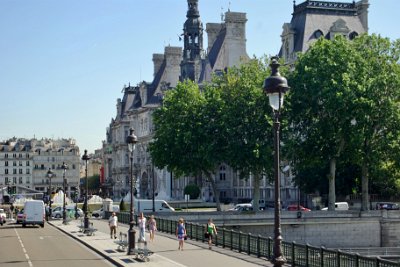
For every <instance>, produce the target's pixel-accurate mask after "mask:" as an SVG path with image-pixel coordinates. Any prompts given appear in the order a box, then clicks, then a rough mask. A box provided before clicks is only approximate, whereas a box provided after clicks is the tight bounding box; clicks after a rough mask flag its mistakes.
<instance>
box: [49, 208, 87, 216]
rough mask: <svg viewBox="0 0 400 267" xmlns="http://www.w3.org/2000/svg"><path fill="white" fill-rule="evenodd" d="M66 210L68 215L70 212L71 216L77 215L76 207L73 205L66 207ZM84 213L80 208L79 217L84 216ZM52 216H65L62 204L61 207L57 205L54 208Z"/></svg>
mask: <svg viewBox="0 0 400 267" xmlns="http://www.w3.org/2000/svg"><path fill="white" fill-rule="evenodd" d="M65 211H66V213H67V216H68V214H69V215H70V216H71V214H72V216H71V217H74V216H75V207H71V206H70V207H65ZM83 215H84V214H83V211H82V209H80V208H78V217H82V216H83ZM51 216H52V217H54V218H57V219H60V218H62V217H63V207H61V206H60V207H56V208H54V209H52V211H51Z"/></svg>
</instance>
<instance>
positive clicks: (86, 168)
mask: <svg viewBox="0 0 400 267" xmlns="http://www.w3.org/2000/svg"><path fill="white" fill-rule="evenodd" d="M89 159H90V157H89V156H88V154H87V150H86V149H85V153H84V154H83V156H82V160H84V161H85V180H86V184H85V185H86V186H85V203H84V213H85V217H84V219H83V227H84V229H85V230H84V231H86V229H88V228H89V217H88V191H89V183H88V160H89Z"/></svg>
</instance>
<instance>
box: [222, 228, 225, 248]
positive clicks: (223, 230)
mask: <svg viewBox="0 0 400 267" xmlns="http://www.w3.org/2000/svg"><path fill="white" fill-rule="evenodd" d="M222 247H223V248H225V228H222Z"/></svg>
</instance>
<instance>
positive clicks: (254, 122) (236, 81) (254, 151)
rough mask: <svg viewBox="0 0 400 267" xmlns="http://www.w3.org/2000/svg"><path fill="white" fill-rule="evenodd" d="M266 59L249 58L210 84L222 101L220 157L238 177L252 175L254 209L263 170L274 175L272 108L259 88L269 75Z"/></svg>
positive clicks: (256, 204)
mask: <svg viewBox="0 0 400 267" xmlns="http://www.w3.org/2000/svg"><path fill="white" fill-rule="evenodd" d="M267 63H268V60H257V59H253V60H250V61H249V62H247V63H246V64H242V65H240V67H233V68H230V69H228V71H227V72H226V73H225V74H224V75H223V76H220V77H216V78H215V79H214V80H213V83H212V84H211V85H210V87H212V90H214V91H219V95H220V97H221V99H222V101H223V104H222V105H221V107H222V112H221V114H222V118H221V121H222V125H223V126H224V128H223V129H221V130H222V132H223V135H222V136H223V137H224V139H225V140H223V141H222V142H220V143H221V144H223V145H221V146H220V147H221V148H223V155H224V156H223V158H224V160H225V162H226V163H227V164H228V165H229V166H231V167H232V168H233V169H234V170H236V171H238V172H239V174H240V177H241V178H245V179H247V178H248V177H249V176H250V174H252V175H253V178H254V179H253V181H254V184H253V185H254V192H253V199H254V208H255V209H256V210H257V209H258V203H259V202H258V200H259V198H260V183H259V182H260V180H261V179H262V177H263V174H268V177H273V176H272V170H273V162H274V161H273V138H274V137H273V128H272V126H271V125H272V108H271V107H270V106H269V102H268V97H267V96H266V95H265V94H264V92H263V89H262V87H263V83H264V80H265V78H266V77H268V76H269V75H270V71H269V67H268V64H267ZM210 90H211V89H210ZM207 99H208V102H210V101H212V99H209V97H208V98H207Z"/></svg>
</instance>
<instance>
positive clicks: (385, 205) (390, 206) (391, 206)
mask: <svg viewBox="0 0 400 267" xmlns="http://www.w3.org/2000/svg"><path fill="white" fill-rule="evenodd" d="M376 209H377V210H398V209H400V207H399V205H397V204H396V203H392V202H379V203H376Z"/></svg>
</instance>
